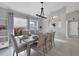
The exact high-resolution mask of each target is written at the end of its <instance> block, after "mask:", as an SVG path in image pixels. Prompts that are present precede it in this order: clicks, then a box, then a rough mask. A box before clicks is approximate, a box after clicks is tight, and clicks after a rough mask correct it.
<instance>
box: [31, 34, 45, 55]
mask: <svg viewBox="0 0 79 59" xmlns="http://www.w3.org/2000/svg"><path fill="white" fill-rule="evenodd" d="M31 48H32V49H34V50H35V51H37V52H38V53H40V54H42V55H45V35H44V34H42V33H41V34H39V38H38V42H37V43H34V44H32V45H31Z"/></svg>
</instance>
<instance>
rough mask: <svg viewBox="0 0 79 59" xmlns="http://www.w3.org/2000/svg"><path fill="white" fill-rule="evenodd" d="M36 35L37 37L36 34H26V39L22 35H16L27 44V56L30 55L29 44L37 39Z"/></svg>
mask: <svg viewBox="0 0 79 59" xmlns="http://www.w3.org/2000/svg"><path fill="white" fill-rule="evenodd" d="M35 37H36V38H35ZM38 37H39V36H38V35H31V36H28V39H25V38H23V36H21V37H18V38H19V39H21V40H22V39H23V42H24V43H26V44H27V56H30V53H31V45H32V44H33V43H34V42H36V41H37V40H38V39H37V38H38Z"/></svg>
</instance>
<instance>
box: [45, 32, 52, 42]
mask: <svg viewBox="0 0 79 59" xmlns="http://www.w3.org/2000/svg"><path fill="white" fill-rule="evenodd" d="M46 40H47V41H50V40H52V32H50V33H47V35H46Z"/></svg>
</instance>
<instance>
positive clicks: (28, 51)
mask: <svg viewBox="0 0 79 59" xmlns="http://www.w3.org/2000/svg"><path fill="white" fill-rule="evenodd" d="M30 51H31V49H30V45H28V44H27V56H30Z"/></svg>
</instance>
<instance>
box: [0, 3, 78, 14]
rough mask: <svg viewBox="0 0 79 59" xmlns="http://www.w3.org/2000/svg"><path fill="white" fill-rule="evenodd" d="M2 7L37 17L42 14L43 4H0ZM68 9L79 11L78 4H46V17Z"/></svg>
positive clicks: (69, 10)
mask: <svg viewBox="0 0 79 59" xmlns="http://www.w3.org/2000/svg"><path fill="white" fill-rule="evenodd" d="M0 7H3V8H9V9H13V10H15V11H19V12H22V13H25V14H30V15H35V14H39V13H40V8H41V4H40V3H39V2H0ZM63 7H66V12H67V13H69V12H72V11H74V10H77V9H79V3H78V2H45V3H44V8H45V15H46V16H47V15H49V14H50V13H52V12H54V11H57V10H59V9H61V8H63Z"/></svg>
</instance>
